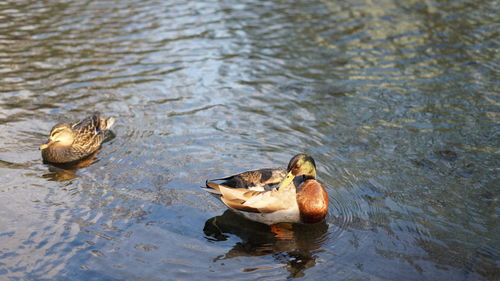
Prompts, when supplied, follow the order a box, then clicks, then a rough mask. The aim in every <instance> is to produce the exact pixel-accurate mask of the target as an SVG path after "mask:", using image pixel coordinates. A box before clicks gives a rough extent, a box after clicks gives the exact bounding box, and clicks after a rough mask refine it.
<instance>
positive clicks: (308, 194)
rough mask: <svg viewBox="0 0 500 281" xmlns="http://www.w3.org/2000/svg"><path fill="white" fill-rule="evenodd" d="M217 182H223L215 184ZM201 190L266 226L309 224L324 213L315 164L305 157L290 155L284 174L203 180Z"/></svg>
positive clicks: (323, 192)
mask: <svg viewBox="0 0 500 281" xmlns="http://www.w3.org/2000/svg"><path fill="white" fill-rule="evenodd" d="M218 180H223V181H224V182H222V183H217V181H218ZM273 184H276V185H275V186H272V185H273ZM204 189H205V190H206V191H207V192H209V193H210V194H212V195H214V196H216V197H217V198H218V199H219V200H220V201H222V203H223V204H224V205H226V206H227V207H228V208H229V209H231V210H233V211H235V212H236V213H238V214H240V215H242V216H243V217H245V218H247V219H249V220H252V221H256V222H260V223H263V224H267V225H276V224H279V223H305V224H313V223H318V222H321V221H323V220H324V219H325V217H326V215H327V214H328V193H327V191H326V189H325V187H324V186H323V185H322V184H321V183H320V182H318V181H317V175H316V163H315V161H314V159H313V158H312V157H311V156H310V155H308V154H303V153H301V154H297V155H295V156H293V157H292V159H291V160H290V162H289V163H288V167H287V169H286V171H284V170H281V169H261V170H254V171H248V172H243V173H240V174H236V175H233V176H229V177H226V178H221V179H215V180H207V181H206V183H205V187H204Z"/></svg>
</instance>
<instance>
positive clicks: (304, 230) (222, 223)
mask: <svg viewBox="0 0 500 281" xmlns="http://www.w3.org/2000/svg"><path fill="white" fill-rule="evenodd" d="M327 230H328V225H327V224H326V223H324V222H322V223H318V224H315V225H300V224H294V225H292V224H279V225H274V226H268V225H264V224H260V223H256V222H252V221H250V220H246V219H244V218H242V217H241V216H239V215H237V214H235V213H234V212H232V211H230V210H226V211H225V212H224V213H223V214H222V215H221V216H216V217H213V218H211V219H208V220H207V221H206V222H205V226H204V228H203V232H204V233H205V235H207V239H213V240H215V241H226V240H227V239H228V238H229V237H228V234H234V235H236V236H238V237H239V239H241V241H238V242H237V243H236V244H234V246H233V247H232V248H231V249H230V250H229V251H228V252H227V253H225V254H224V255H220V256H218V257H216V258H215V259H214V260H213V262H214V263H217V262H223V260H225V259H234V258H238V257H252V256H267V255H270V256H272V257H273V259H274V260H275V261H276V262H277V263H278V264H284V267H285V268H286V269H287V270H288V272H289V273H290V275H288V276H287V278H295V277H302V276H305V274H304V272H303V271H304V270H306V269H308V268H310V267H313V266H314V265H316V261H315V260H316V256H315V253H317V252H319V251H318V250H319V249H320V248H321V246H322V244H323V242H324V241H325V239H326V234H327ZM272 268H273V267H272V266H271V267H269V266H266V267H263V268H244V269H242V270H243V271H244V272H250V271H256V270H263V269H272Z"/></svg>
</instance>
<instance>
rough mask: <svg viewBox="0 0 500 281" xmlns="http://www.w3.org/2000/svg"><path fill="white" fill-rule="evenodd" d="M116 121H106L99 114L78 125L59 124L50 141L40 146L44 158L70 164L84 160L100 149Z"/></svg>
mask: <svg viewBox="0 0 500 281" xmlns="http://www.w3.org/2000/svg"><path fill="white" fill-rule="evenodd" d="M114 122H115V119H114V118H113V117H110V118H108V119H105V118H103V117H102V116H101V114H100V113H99V112H96V113H94V115H92V116H89V117H87V118H85V119H83V120H81V121H79V122H77V123H73V124H67V123H59V124H57V125H55V126H54V127H53V128H52V130H51V131H50V136H49V139H48V141H47V142H46V143H45V144H43V145H41V146H40V150H41V151H42V158H43V160H44V161H46V162H51V163H59V164H62V163H69V162H73V161H77V160H80V159H83V158H85V157H87V156H89V155H90V154H92V153H94V152H95V151H96V150H98V149H99V147H100V146H101V143H102V142H103V141H104V139H105V138H106V137H107V136H108V134H109V131H108V130H109V128H110V127H111V126H112V125H113V123H114Z"/></svg>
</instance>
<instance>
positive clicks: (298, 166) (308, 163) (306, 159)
mask: <svg viewBox="0 0 500 281" xmlns="http://www.w3.org/2000/svg"><path fill="white" fill-rule="evenodd" d="M301 175H303V176H305V178H306V179H316V163H315V162H314V159H313V158H312V157H311V156H310V155H307V154H302V153H301V154H297V155H295V156H294V157H292V159H291V160H290V162H289V163H288V168H287V174H286V177H285V179H284V180H283V181H282V182H281V183H280V185H279V187H278V189H279V188H281V187H286V186H288V185H289V184H290V183H291V182H292V181H293V179H294V178H295V177H296V176H301Z"/></svg>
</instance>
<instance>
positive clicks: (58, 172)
mask: <svg viewBox="0 0 500 281" xmlns="http://www.w3.org/2000/svg"><path fill="white" fill-rule="evenodd" d="M99 151H100V149H98V150H96V151H94V152H93V153H92V154H90V155H89V156H87V157H85V158H83V159H81V160H77V161H73V162H69V163H64V164H56V163H48V162H45V161H44V162H43V163H44V164H48V167H49V173H47V174H44V175H43V176H42V177H43V178H46V179H48V180H49V181H68V180H72V179H74V178H77V177H78V175H77V174H76V172H77V171H78V170H79V169H81V168H85V167H88V166H90V165H92V164H94V163H95V162H98V161H99V159H98V158H96V155H97V154H98V153H99Z"/></svg>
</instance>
